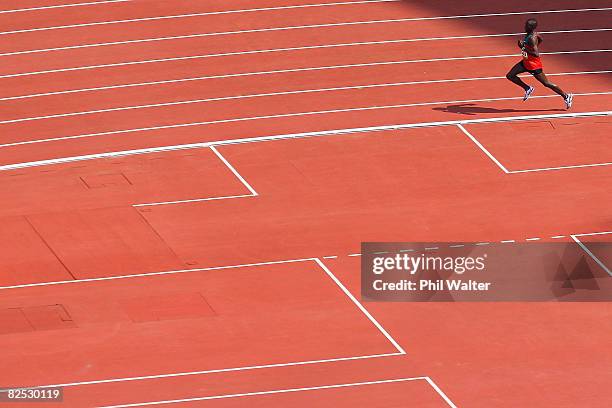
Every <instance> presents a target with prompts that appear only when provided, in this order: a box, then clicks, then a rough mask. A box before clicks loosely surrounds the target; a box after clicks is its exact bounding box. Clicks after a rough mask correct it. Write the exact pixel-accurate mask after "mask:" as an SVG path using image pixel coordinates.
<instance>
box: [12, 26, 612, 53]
mask: <svg viewBox="0 0 612 408" xmlns="http://www.w3.org/2000/svg"><path fill="white" fill-rule="evenodd" d="M400 21H401V19H400V20H373V21H362V22H352V23H335V24H313V25H308V26H287V27H276V28H265V29H257V30H244V31H225V32H216V33H200V34H188V35H175V36H169V37H154V38H141V39H137V40H124V41H110V42H104V43H94V44H81V45H68V46H63V47H52V48H39V49H31V50H22V51H11V52H5V53H0V57H7V56H11V55H24V54H38V53H45V52H53V51H67V50H76V49H83V48H93V47H107V46H112V45H126V44H138V43H151V42H159V41H172V40H184V39H189V38H204V37H214V36H224V35H234V34H249V33H251V34H252V33H261V32H272V31H288V30H300V29H306V28H308V29H314V28H325V27H332V26H346V25H357V24H382V23H390V22H400ZM610 30H611V29H610V28H594V29H582V30H556V31H541V32H540V33H542V34H544V33H548V34H559V33H572V32H602V31H610ZM519 34H524V33H509V34H508V33H506V34H483V35H461V36H449V37H431V38H413V39H408V40H402V41H401V42H416V41H440V40H461V39H470V38H487V37H504V36H509V35H511V36H514V35H519ZM369 43H379V42H369ZM300 48H302V49H303V47H300ZM318 48H321V47H318ZM226 54H227V53H226ZM241 54H245V52H242V53H241ZM217 55H219V54H217Z"/></svg>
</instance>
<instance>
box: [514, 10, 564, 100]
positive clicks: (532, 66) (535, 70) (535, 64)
mask: <svg viewBox="0 0 612 408" xmlns="http://www.w3.org/2000/svg"><path fill="white" fill-rule="evenodd" d="M537 27H538V22H537V20H536V19H535V18H530V19H529V20H527V22H525V33H526V34H525V38H523V39H522V40H519V41H518V46H519V48H520V49H521V53H522V54H523V60H522V61H520V62H518V63H517V64H516V65H515V66H514V67H512V69H511V70H510V72H508V73H507V74H506V78H508V80H510V81H512V82H514V83H515V84H517V85H518V86H520V87H521V88H523V89H524V90H525V96H524V97H523V100H524V101H526V100H527V99H529V97H530V96H531V94H532V93H533V91H534V89H535V88H534V87H532V86H529V85H527V84H526V83H525V82H523V80H522V79H521V78H519V77H518V74H520V73H523V72H529V73H530V74H531V75H533V76H534V77H535V78H536V79H537V80H538V81H540V82H541V83H542V85H544V86H545V87H547V88H549V89H552V90H553V91H554V92H555V93H557V94H559V95H561V96H562V97H563V100H564V101H565V108H566V109H569V108H571V107H572V101H573V97H574V95H573V94H571V93H565V92H563V90H562V89H561V88H559V87H558V86H557V85H555V84H553V83H552V82H550V81H549V80H548V78H546V74H545V73H544V71H543V67H542V59H541V58H540V51H539V49H538V46H539V45H540V44H541V43H542V36H541V35H540V33H538V32H537V31H535V30H536V28H537Z"/></svg>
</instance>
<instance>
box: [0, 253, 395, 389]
mask: <svg viewBox="0 0 612 408" xmlns="http://www.w3.org/2000/svg"><path fill="white" fill-rule="evenodd" d="M113 259H114V258H113ZM92 263H93V262H92ZM194 293H198V294H200V295H201V297H202V298H205V299H206V303H207V304H208V305H209V307H210V309H211V310H214V315H213V314H212V313H209V312H210V310H208V311H207V310H204V313H202V308H201V306H202V303H201V302H197V303H195V302H193V300H194V298H193V297H191V299H186V298H187V294H192V295H190V296H193V294H194ZM179 297H180V298H183V300H182V301H181V302H182V304H181V305H178V302H175V303H176V304H175V307H178V306H180V307H181V308H182V311H181V313H182V316H180V317H181V318H178V317H179V316H177V314H176V313H175V314H174V315H169V314H166V315H165V316H163V317H164V318H163V319H138V318H136V319H135V318H134V317H135V316H134V314H135V311H136V312H138V313H140V316H142V313H143V312H146V311H147V309H148V310H149V311H150V312H151V314H155V313H158V312H159V309H158V308H159V307H160V303H161V301H164V302H167V301H168V299H172V298H179ZM135 298H140V299H141V300H142V299H145V298H148V299H153V298H156V299H159V300H160V302H158V304H151V303H148V304H147V302H146V301H140V302H139V305H135V303H134V299H135ZM190 300H191V301H190ZM56 303H61V304H63V306H64V308H65V309H66V310H67V311H68V312H69V313H70V316H71V317H72V319H73V320H74V323H75V324H76V325H77V326H78V329H72V330H54V331H46V332H45V334H44V336H43V335H41V334H39V333H37V332H31V333H17V334H7V335H4V336H0V347H1V348H2V349H11V350H13V352H12V353H10V354H7V355H6V356H5V357H4V359H5V360H4V361H5V365H4V367H5V369H4V370H3V371H2V373H0V380H1V381H2V383H3V384H7V385H9V384H22V385H23V384H51V383H63V382H75V381H77V382H78V381H87V380H102V379H108V378H121V377H132V376H146V375H163V374H170V373H177V372H192V371H200V370H213V369H225V368H233V367H244V366H253V365H263V364H275V363H291V362H299V361H311V360H319V359H329V358H341V357H353V356H364V355H371V354H379V353H394V352H397V350H396V349H395V348H394V347H393V346H392V345H391V344H390V343H389V342H388V340H387V339H386V338H385V337H384V336H383V335H382V334H381V333H380V332H379V331H378V330H377V329H376V327H374V326H373V324H372V323H371V322H370V321H369V320H368V319H367V318H366V317H365V316H364V315H363V314H362V313H361V312H360V311H359V310H358V309H357V307H356V306H355V304H354V303H352V302H351V301H350V300H349V299H348V298H347V297H346V296H345V295H344V294H343V293H342V292H341V290H340V289H339V288H338V286H336V284H335V283H334V282H333V281H332V280H331V279H330V278H329V277H328V276H326V274H325V272H324V271H323V270H321V268H320V267H318V266H317V265H316V264H315V263H314V262H311V261H304V262H295V263H289V264H278V265H264V266H251V267H238V268H232V269H223V270H209V271H200V272H191V273H183V274H173V275H162V276H155V277H141V278H132V279H119V280H109V281H98V282H86V283H75V284H65V285H56V286H44V287H30V288H21V289H11V290H8V291H5V292H3V296H2V298H1V299H0V310H1V309H8V308H18V307H22V308H24V307H28V306H30V305H40V304H56ZM135 306H139V307H137V308H136V309H135V308H134V307H135ZM167 306H168V308H169V307H170V306H171V305H167ZM168 308H166V310H168ZM156 309H157V310H156ZM174 311H175V312H176V311H177V310H176V309H175V310H174ZM136 317H138V316H136ZM135 320H136V321H135ZM143 320H147V321H143ZM67 332H70V333H67ZM41 351H43V353H41Z"/></svg>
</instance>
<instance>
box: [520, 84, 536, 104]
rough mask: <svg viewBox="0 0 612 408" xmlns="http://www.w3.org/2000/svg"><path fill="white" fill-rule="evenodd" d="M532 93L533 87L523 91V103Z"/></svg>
mask: <svg viewBox="0 0 612 408" xmlns="http://www.w3.org/2000/svg"><path fill="white" fill-rule="evenodd" d="M533 91H535V88H534V87H533V86H530V87H529V89H528V90H526V91H525V96H523V101H526V100H527V99H529V97H530V96H531V94H532V93H533Z"/></svg>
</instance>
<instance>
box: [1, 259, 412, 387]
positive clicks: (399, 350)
mask: <svg viewBox="0 0 612 408" xmlns="http://www.w3.org/2000/svg"><path fill="white" fill-rule="evenodd" d="M297 262H313V263H314V264H316V265H318V266H319V267H320V268H321V269H322V270H323V272H325V275H327V276H328V277H329V278H330V279H332V281H333V282H334V283H335V284H336V285H338V287H339V288H340V289H341V291H342V293H344V295H345V296H347V297H348V298H349V299H350V300H351V301H352V302H353V303H355V304H356V305H357V307H358V308H359V310H360V311H361V312H362V313H363V314H364V315H365V316H366V317H367V318H368V320H369V321H370V322H371V323H373V324H374V326H375V327H376V328H377V329H378V331H379V332H380V333H381V334H383V335H384V336H385V338H386V339H387V340H388V341H389V342H390V343H391V345H392V346H393V347H394V348H396V349H397V352H393V353H383V354H370V355H365V356H354V357H339V358H330V359H320V360H308V361H298V362H292V363H278V364H264V365H257V366H244V367H232V368H221V369H212V370H202V371H188V372H179V373H169V374H156V375H145V376H138V377H122V378H109V379H104V380H91V381H79V382H71V383H62V384H45V385H32V386H28V388H34V387H36V388H50V387H74V386H82V385H92V384H107V383H117V382H128V381H142V380H151V379H159V378H174V377H185V376H193V375H202V374H211V373H227V372H234V371H247V370H256V369H261V368H277V367H290V366H302V365H311V364H321V363H329V362H338V361H352V360H364V359H370V358H380V357H391V356H400V355H404V354H406V352H405V351H404V350H403V349H402V348H401V347H400V346H399V345H398V344H397V342H396V341H395V340H393V338H392V337H391V336H390V335H389V333H388V332H387V331H386V330H385V329H384V328H383V327H382V326H381V325H380V324H379V323H378V322H377V321H376V320H375V319H374V317H372V316H371V315H370V313H369V312H368V311H367V310H365V308H363V306H361V304H360V303H359V302H358V301H357V300H356V299H355V298H354V297H353V295H352V294H351V293H350V292H349V291H348V290H347V289H346V288H345V287H344V286H343V285H342V283H341V282H340V281H339V280H338V279H337V278H336V277H335V276H334V274H332V273H331V272H330V271H329V269H327V267H325V265H324V264H323V263H322V262H321V260H319V259H318V258H302V259H291V260H285V261H271V262H258V263H251V264H242V265H230V266H220V267H211V268H197V269H183V270H175V271H164V272H152V273H141V274H133V275H122V276H108V277H103V278H89V279H78V280H71V281H55V282H42V283H32V284H24V285H14V286H6V287H0V290H5V289H21V288H28V287H36V286H51V285H63V284H71V283H72V284H76V283H91V282H99V281H108V280H117V279H128V278H137V277H151V276H160V275H169V274H181V273H193V272H202V271H213V270H225V269H236V268H244V267H254V266H264V265H278V264H286V263H297Z"/></svg>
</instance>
